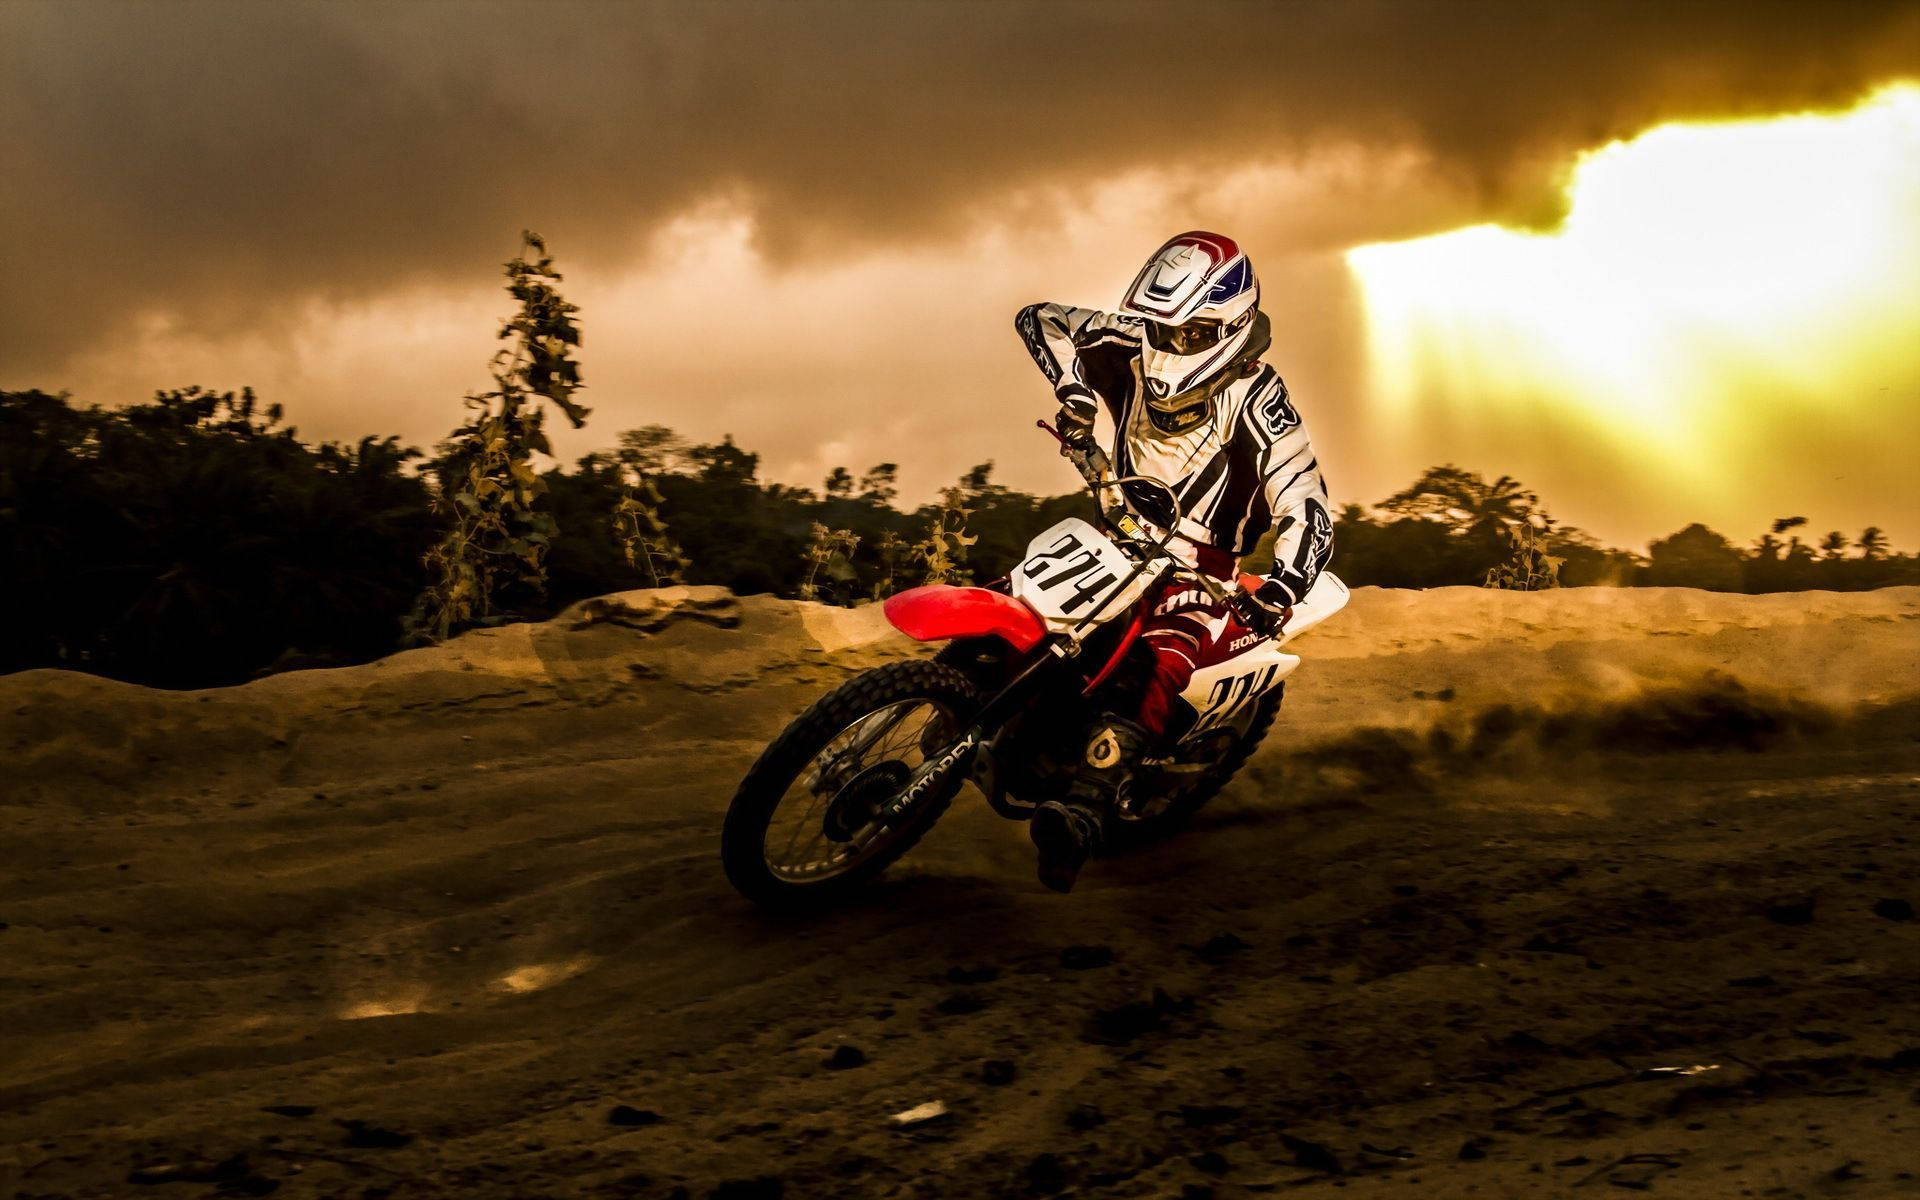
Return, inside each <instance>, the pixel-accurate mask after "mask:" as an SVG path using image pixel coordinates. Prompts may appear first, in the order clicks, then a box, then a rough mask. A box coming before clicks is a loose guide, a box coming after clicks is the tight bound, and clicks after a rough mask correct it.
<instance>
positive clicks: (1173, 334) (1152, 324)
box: [1147, 317, 1226, 355]
mask: <svg viewBox="0 0 1920 1200" xmlns="http://www.w3.org/2000/svg"><path fill="white" fill-rule="evenodd" d="M1225 334H1226V326H1224V325H1222V324H1221V323H1220V322H1219V321H1216V320H1214V319H1213V318H1211V317H1195V318H1194V319H1193V320H1191V321H1188V322H1187V323H1186V324H1184V325H1163V324H1161V323H1160V322H1158V321H1148V322H1147V345H1149V346H1152V347H1153V348H1154V349H1155V350H1158V351H1160V352H1161V353H1162V354H1182V355H1184V354H1199V353H1201V352H1202V351H1205V350H1211V349H1213V348H1214V347H1215V346H1217V345H1219V344H1220V339H1221V338H1222V337H1223V336H1225Z"/></svg>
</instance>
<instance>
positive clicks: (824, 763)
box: [762, 698, 953, 882]
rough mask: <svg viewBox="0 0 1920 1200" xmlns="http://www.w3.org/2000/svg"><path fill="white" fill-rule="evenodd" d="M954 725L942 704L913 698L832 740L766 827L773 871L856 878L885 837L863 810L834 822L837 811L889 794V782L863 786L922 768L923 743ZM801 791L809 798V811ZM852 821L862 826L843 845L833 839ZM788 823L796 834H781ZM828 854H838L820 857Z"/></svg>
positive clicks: (808, 877)
mask: <svg viewBox="0 0 1920 1200" xmlns="http://www.w3.org/2000/svg"><path fill="white" fill-rule="evenodd" d="M952 720H953V718H952V714H950V713H948V712H947V711H946V710H945V708H943V707H942V706H941V705H940V704H939V703H937V702H935V701H932V700H927V699H919V698H915V699H910V700H902V701H898V702H896V703H894V704H890V705H887V706H886V707H884V708H880V709H876V710H875V711H873V712H871V713H868V714H867V715H866V716H864V717H861V718H859V719H858V720H856V721H853V722H852V723H850V724H849V725H847V727H846V728H844V729H842V730H841V731H840V732H839V733H837V734H835V735H834V736H833V737H831V738H829V739H827V741H826V743H825V744H824V745H822V746H821V747H820V750H819V752H818V753H817V754H815V755H814V757H813V759H812V760H811V761H810V762H808V763H807V765H806V766H805V767H803V768H802V769H801V770H800V771H799V773H798V774H797V775H796V776H795V778H794V782H793V783H792V784H791V785H789V787H788V790H787V794H786V795H785V796H783V797H782V798H781V800H780V803H779V804H778V805H776V807H775V809H774V812H773V814H772V817H771V819H770V820H769V821H768V827H767V831H766V834H765V838H764V843H763V850H762V853H763V854H764V856H765V859H766V863H767V867H768V869H769V870H771V871H772V872H773V873H774V875H775V876H777V877H780V878H784V879H789V880H794V881H802V880H804V881H807V882H817V881H819V880H821V879H823V878H827V877H831V876H833V875H837V874H840V873H841V872H844V871H846V870H850V869H852V868H853V867H854V866H856V865H858V864H859V863H860V862H862V861H864V860H866V859H867V858H870V857H871V856H872V855H873V854H875V853H877V852H878V851H879V850H880V849H881V848H882V847H884V845H885V844H886V843H887V841H888V838H887V837H885V836H876V834H881V833H882V831H881V830H880V828H879V827H878V826H876V824H875V823H874V821H873V818H872V816H871V815H870V814H868V813H863V812H860V811H859V810H858V809H854V810H853V811H851V812H850V813H848V814H847V815H846V816H836V815H834V814H835V813H836V812H838V811H840V810H839V809H838V808H836V806H839V805H864V804H866V803H868V797H866V796H863V795H861V794H859V793H860V792H861V791H871V790H872V788H873V787H875V786H877V787H880V788H885V787H886V786H887V781H886V780H885V779H884V778H883V779H881V780H878V781H876V780H873V779H869V778H865V776H866V773H867V772H870V771H872V770H873V769H874V768H876V767H879V766H881V765H882V764H885V763H889V762H892V763H899V764H900V767H901V768H907V767H911V766H914V765H915V764H916V763H923V762H924V761H925V760H926V754H925V752H924V750H923V748H922V743H923V742H924V740H925V739H926V737H927V735H928V733H929V731H930V730H933V729H935V728H936V727H937V726H939V725H945V724H950V723H951V722H952ZM896 769H899V768H896ZM849 789H853V791H851V792H850V791H849ZM796 791H797V792H801V793H804V794H805V795H806V802H805V803H804V804H801V803H800V802H799V797H798V796H796V795H795V794H794V793H795V792H796ZM796 812H797V813H798V814H799V815H798V816H797V817H796V816H795V815H794V814H795V813H796ZM849 820H857V822H858V823H857V824H856V825H854V826H853V827H852V828H850V829H847V830H846V840H845V841H844V842H839V838H838V837H837V836H836V837H834V838H832V839H830V838H829V836H828V832H827V827H828V825H829V824H830V823H833V822H838V821H849ZM783 823H785V824H790V825H791V829H790V830H788V829H780V828H778V827H779V826H781V825H782V824H783ZM842 828H846V827H845V826H844V825H843V826H842ZM782 835H784V836H782ZM835 842H838V843H839V844H837V845H835V844H834V843H835ZM775 845H779V847H780V849H779V850H778V851H777V852H775V851H774V850H773V847H774V846H775ZM823 846H832V848H831V850H830V851H829V852H828V853H826V854H825V855H824V856H820V855H819V852H820V850H821V848H822V847H823Z"/></svg>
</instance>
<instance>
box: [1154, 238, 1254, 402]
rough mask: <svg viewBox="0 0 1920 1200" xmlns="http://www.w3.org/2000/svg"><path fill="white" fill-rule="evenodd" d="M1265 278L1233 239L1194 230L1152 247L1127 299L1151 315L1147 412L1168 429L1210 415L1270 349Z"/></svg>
mask: <svg viewBox="0 0 1920 1200" xmlns="http://www.w3.org/2000/svg"><path fill="white" fill-rule="evenodd" d="M1259 305H1260V281H1259V280H1258V279H1256V278H1254V274H1253V263H1252V262H1251V261H1249V260H1248V258H1247V256H1246V255H1245V254H1243V253H1241V251H1240V247H1239V246H1237V245H1235V244H1234V241H1233V239H1232V238H1227V237H1222V236H1221V235H1219V234H1217V233H1206V232H1204V231H1201V230H1194V231H1193V232H1191V233H1183V234H1180V235H1179V236H1177V237H1175V238H1173V239H1172V240H1170V241H1169V242H1167V244H1166V245H1164V246H1162V247H1160V249H1158V250H1156V251H1154V254H1153V257H1152V258H1149V259H1148V260H1147V265H1146V266H1144V267H1142V268H1140V274H1139V275H1137V276H1135V277H1134V280H1133V283H1132V285H1131V286H1130V287H1128V288H1127V291H1126V295H1125V296H1123V297H1122V298H1121V301H1120V311H1121V312H1122V313H1125V314H1126V315H1128V316H1133V317H1139V318H1141V319H1142V320H1143V321H1145V322H1146V328H1145V331H1144V332H1145V335H1146V337H1145V344H1144V345H1143V346H1142V347H1141V348H1140V382H1141V385H1142V386H1143V387H1144V388H1145V392H1146V402H1147V417H1148V419H1149V420H1150V421H1152V423H1153V427H1154V428H1155V429H1157V430H1159V431H1160V432H1161V433H1165V434H1177V433H1184V432H1186V431H1187V430H1189V429H1192V428H1193V427H1194V426H1196V425H1198V424H1200V423H1201V422H1202V421H1204V420H1206V419H1207V417H1208V416H1209V414H1210V413H1211V412H1212V409H1213V400H1214V397H1215V396H1217V395H1218V394H1219V393H1220V391H1221V390H1222V389H1224V388H1225V387H1226V386H1227V385H1228V384H1229V383H1231V382H1233V381H1234V380H1235V379H1237V378H1239V376H1240V375H1241V373H1242V372H1243V371H1244V370H1245V368H1246V367H1247V366H1248V364H1249V363H1251V362H1252V361H1253V360H1254V359H1257V358H1258V357H1259V356H1260V355H1261V354H1263V353H1265V352H1266V349H1267V342H1268V340H1269V339H1268V337H1267V336H1262V335H1266V334H1267V323H1266V322H1265V321H1264V320H1260V321H1258V322H1257V327H1256V320H1255V318H1256V317H1257V316H1258V315H1259Z"/></svg>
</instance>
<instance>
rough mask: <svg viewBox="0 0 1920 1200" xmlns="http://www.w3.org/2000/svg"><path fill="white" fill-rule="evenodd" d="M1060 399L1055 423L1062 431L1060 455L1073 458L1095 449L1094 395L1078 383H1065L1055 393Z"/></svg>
mask: <svg viewBox="0 0 1920 1200" xmlns="http://www.w3.org/2000/svg"><path fill="white" fill-rule="evenodd" d="M1054 394H1055V395H1056V396H1058V397H1059V398H1060V412H1059V415H1058V416H1056V417H1054V423H1055V424H1056V425H1057V426H1058V427H1059V429H1060V441H1061V446H1060V453H1062V454H1064V455H1066V456H1067V457H1069V458H1071V457H1073V456H1074V455H1076V454H1086V453H1087V452H1088V451H1090V450H1092V449H1093V448H1094V441H1093V414H1094V412H1095V407H1094V400H1093V393H1092V392H1090V391H1088V390H1087V389H1086V388H1085V387H1084V386H1082V385H1080V384H1077V383H1063V384H1061V385H1060V387H1059V388H1058V389H1057V390H1056V391H1055V393H1054Z"/></svg>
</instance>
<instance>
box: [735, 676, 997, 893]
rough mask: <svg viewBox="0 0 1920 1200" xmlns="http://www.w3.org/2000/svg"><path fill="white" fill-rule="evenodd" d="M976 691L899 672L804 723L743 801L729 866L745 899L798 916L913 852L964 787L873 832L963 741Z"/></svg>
mask: <svg viewBox="0 0 1920 1200" xmlns="http://www.w3.org/2000/svg"><path fill="white" fill-rule="evenodd" d="M979 702H980V697H979V692H978V690H977V689H976V688H975V687H974V685H973V683H972V682H971V681H969V680H968V678H967V677H966V676H965V675H963V674H961V673H960V672H959V671H957V670H955V669H954V668H952V667H950V666H945V665H943V664H941V663H936V662H924V661H914V662H897V663H888V664H887V665H886V666H883V667H876V668H875V669H873V670H871V671H867V672H865V673H863V674H861V675H858V676H855V677H854V678H852V679H850V680H848V681H847V682H846V683H843V684H841V685H840V686H839V687H837V688H835V689H834V690H833V691H831V692H829V693H827V694H826V695H825V696H822V697H821V698H820V699H819V700H818V701H816V702H815V703H814V705H813V706H812V707H811V708H809V709H807V711H806V712H804V713H801V714H800V715H799V716H798V717H796V718H794V720H793V723H792V724H790V725H788V726H787V728H786V729H785V731H783V732H782V733H781V734H780V736H779V737H777V738H775V739H774V740H773V743H772V744H771V745H769V746H768V747H767V748H766V750H765V751H764V752H762V754H761V755H760V758H759V761H757V762H755V763H754V764H753V767H752V769H751V770H749V771H748V772H747V776H746V778H745V779H743V780H742V781H741V783H740V789H739V790H738V791H737V792H735V793H734V797H733V803H732V805H730V806H729V807H728V809H727V820H726V826H725V828H724V829H723V831H722V833H721V859H722V862H723V863H724V865H725V866H726V871H727V878H728V879H729V880H731V881H732V883H733V886H734V887H735V888H737V889H738V890H739V891H740V894H741V895H743V896H745V897H746V898H747V899H749V900H751V901H753V902H754V903H755V904H758V905H760V906H761V907H763V908H767V909H771V910H776V911H793V910H798V909H807V908H817V907H820V906H822V905H827V904H832V903H835V902H838V901H840V900H843V899H845V898H846V897H847V896H848V895H849V894H850V893H852V892H853V891H855V890H857V889H858V888H860V887H861V886H863V885H865V884H866V883H867V882H869V881H870V880H872V879H873V878H874V877H875V876H877V875H878V874H880V872H882V871H884V870H886V868H887V866H888V865H889V864H891V863H892V862H893V861H894V860H895V859H897V858H899V857H900V856H901V855H902V854H905V853H906V852H907V851H908V850H910V849H912V848H913V845H914V843H916V842H918V841H919V840H920V839H921V838H922V837H923V836H925V834H926V832H927V830H928V829H930V828H932V827H933V823H934V822H935V821H937V820H939V819H940V814H942V813H943V812H945V811H946V809H947V805H948V804H949V803H950V802H951V801H952V800H953V796H954V793H956V792H957V791H959V789H960V785H961V782H962V780H961V779H960V778H956V779H954V780H953V782H952V783H951V784H950V785H949V786H947V787H946V788H944V789H943V790H942V791H940V792H938V793H935V794H933V795H930V796H928V797H926V798H925V799H924V800H922V801H921V802H920V805H919V807H918V809H917V810H916V811H915V812H914V813H913V814H912V816H911V818H910V819H909V820H907V821H906V822H904V823H903V824H901V825H899V826H897V827H894V828H888V827H886V826H883V825H881V824H879V823H878V822H877V821H875V819H874V818H875V815H876V814H877V813H878V812H879V809H880V806H881V805H883V804H885V803H886V802H887V801H888V800H889V799H891V798H892V797H893V796H895V795H897V794H898V793H899V791H900V789H901V788H902V787H903V786H905V784H906V782H907V781H908V779H910V778H911V777H912V775H913V773H914V771H915V770H916V769H917V768H918V767H919V766H920V765H921V764H922V763H924V762H926V761H927V759H928V758H930V757H933V756H935V755H937V754H938V753H939V752H940V751H941V750H943V749H944V748H946V747H947V746H948V745H950V744H951V743H952V742H953V740H954V739H955V738H957V737H958V736H960V733H961V731H962V730H963V729H964V728H965V727H966V721H967V718H968V717H970V716H971V715H972V714H973V712H974V710H975V709H977V708H978V707H979Z"/></svg>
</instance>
